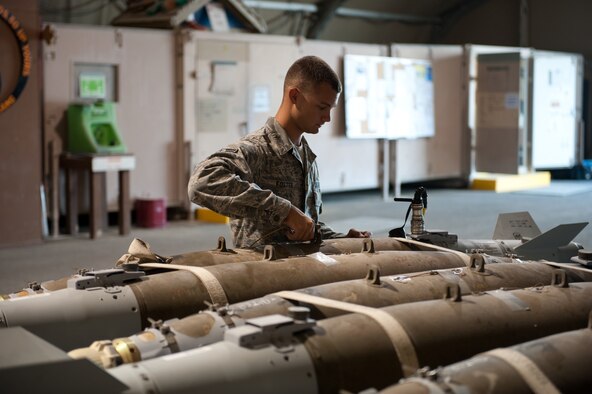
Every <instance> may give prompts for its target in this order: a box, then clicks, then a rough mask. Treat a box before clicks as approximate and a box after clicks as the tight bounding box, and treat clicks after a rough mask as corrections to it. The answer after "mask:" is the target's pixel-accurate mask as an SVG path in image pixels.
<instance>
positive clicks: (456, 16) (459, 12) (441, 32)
mask: <svg viewBox="0 0 592 394" xmlns="http://www.w3.org/2000/svg"><path fill="white" fill-rule="evenodd" d="M486 1H487V0H465V1H462V2H460V3H458V4H456V5H454V6H452V7H450V8H448V9H447V10H445V11H444V12H442V13H441V14H440V20H441V23H440V24H438V25H435V26H433V27H432V34H431V39H430V42H439V41H440V40H441V39H442V37H444V36H445V35H446V34H447V33H448V32H449V31H450V29H452V27H453V26H454V25H455V24H456V22H458V21H459V20H460V19H461V18H462V17H463V16H465V15H466V14H468V13H469V12H471V11H473V10H474V9H476V8H477V7H480V6H481V5H483V4H484V3H485V2H486Z"/></svg>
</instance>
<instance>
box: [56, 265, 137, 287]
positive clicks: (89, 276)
mask: <svg viewBox="0 0 592 394" xmlns="http://www.w3.org/2000/svg"><path fill="white" fill-rule="evenodd" d="M80 272H82V271H80ZM144 275H146V274H145V273H144V272H143V271H125V270H123V269H121V268H112V269H106V270H100V271H86V272H84V273H83V274H80V273H79V274H78V275H76V276H74V277H73V278H70V279H68V288H74V289H77V290H84V289H89V288H94V287H113V286H123V285H124V284H126V283H128V282H131V281H135V280H137V279H139V278H141V277H143V276H144Z"/></svg>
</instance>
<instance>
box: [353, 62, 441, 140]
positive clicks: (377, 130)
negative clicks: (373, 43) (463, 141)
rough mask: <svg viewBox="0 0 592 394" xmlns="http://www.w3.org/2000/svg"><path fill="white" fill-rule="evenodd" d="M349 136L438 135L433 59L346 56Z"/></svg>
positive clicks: (387, 137) (389, 137)
mask: <svg viewBox="0 0 592 394" xmlns="http://www.w3.org/2000/svg"><path fill="white" fill-rule="evenodd" d="M343 68H344V80H345V88H344V95H345V127H346V135H347V136H348V137H349V138H385V139H403V138H408V139H413V138H421V137H432V136H434V133H435V127H434V83H433V75H432V64H431V62H430V61H428V60H419V59H406V58H396V57H384V56H361V55H345V56H344V66H343Z"/></svg>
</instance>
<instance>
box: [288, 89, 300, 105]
mask: <svg viewBox="0 0 592 394" xmlns="http://www.w3.org/2000/svg"><path fill="white" fill-rule="evenodd" d="M299 94H300V91H299V90H298V88H290V90H288V97H290V102H291V103H292V104H296V99H297V98H298V95H299Z"/></svg>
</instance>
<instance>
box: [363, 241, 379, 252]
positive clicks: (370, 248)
mask: <svg viewBox="0 0 592 394" xmlns="http://www.w3.org/2000/svg"><path fill="white" fill-rule="evenodd" d="M364 252H366V253H376V250H375V248H374V241H373V240H372V239H370V238H366V239H364V241H363V242H362V253H364Z"/></svg>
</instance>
